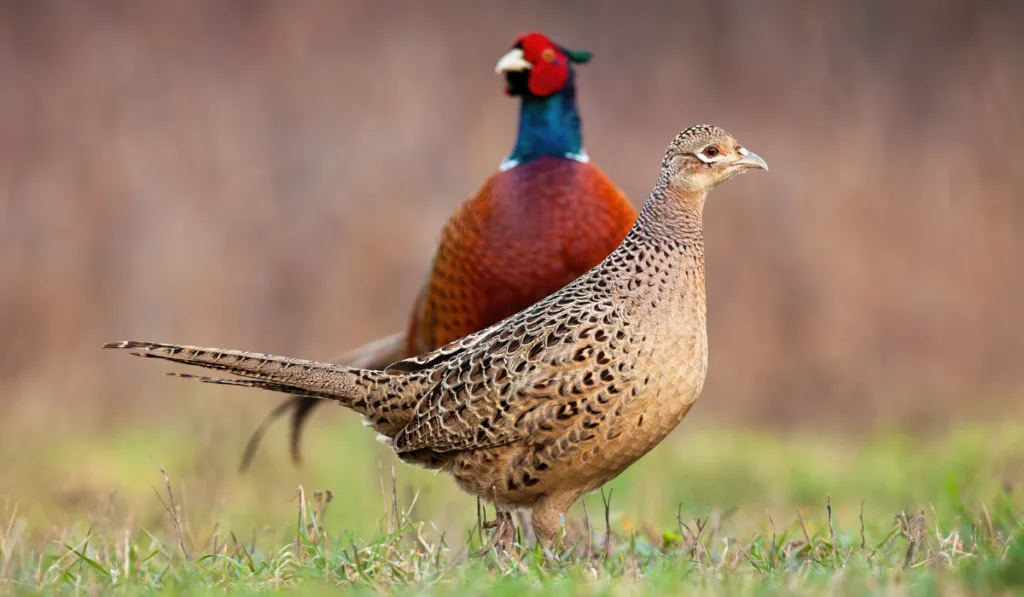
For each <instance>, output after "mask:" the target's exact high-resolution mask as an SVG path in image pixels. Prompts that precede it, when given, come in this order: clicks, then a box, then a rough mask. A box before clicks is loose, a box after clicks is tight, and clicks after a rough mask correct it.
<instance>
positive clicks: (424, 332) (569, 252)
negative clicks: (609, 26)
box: [242, 33, 636, 470]
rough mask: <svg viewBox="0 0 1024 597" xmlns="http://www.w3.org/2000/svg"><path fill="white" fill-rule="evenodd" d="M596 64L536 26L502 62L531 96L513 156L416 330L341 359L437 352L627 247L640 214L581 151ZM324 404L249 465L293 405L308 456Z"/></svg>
mask: <svg viewBox="0 0 1024 597" xmlns="http://www.w3.org/2000/svg"><path fill="white" fill-rule="evenodd" d="M589 60H590V54H589V53H587V52H580V51H572V50H568V49H566V48H564V47H562V46H560V45H558V44H555V43H554V42H552V41H551V40H550V39H548V38H547V37H545V36H544V35H541V34H539V33H530V34H526V35H522V36H520V37H519V38H518V39H517V40H516V42H515V44H514V46H513V48H512V50H511V51H509V52H508V53H507V54H505V55H504V56H503V57H502V58H501V60H499V61H498V65H497V68H496V70H497V72H498V73H499V74H503V75H504V76H505V79H506V83H507V87H506V91H507V93H508V94H509V95H511V96H517V97H520V98H522V99H521V102H522V104H521V107H520V111H519V133H518V136H517V138H516V142H515V146H514V147H513V149H512V153H510V154H509V155H508V157H507V158H505V160H504V161H503V162H502V163H501V166H500V168H499V170H498V172H496V173H495V174H494V175H492V176H491V177H490V178H489V179H488V180H487V181H486V182H485V183H484V185H483V187H482V188H481V189H480V190H479V191H478V192H477V194H476V195H474V196H473V197H471V198H469V199H468V200H466V201H465V202H464V203H462V205H460V206H459V207H458V209H457V210H456V211H455V213H454V215H452V217H451V219H449V220H448V223H447V224H446V225H445V227H444V230H443V231H442V233H441V243H440V246H439V247H438V249H437V253H436V255H435V257H434V262H433V267H432V269H431V271H430V275H429V278H428V280H427V282H426V285H425V286H424V287H423V289H422V290H421V292H420V294H419V298H418V299H417V301H416V303H415V306H414V308H413V312H412V318H411V319H412V321H411V323H410V325H409V328H408V330H407V331H406V332H404V333H398V334H394V335H392V336H388V337H386V338H383V339H380V340H377V341H374V342H371V343H370V344H367V345H365V346H363V347H360V348H357V349H355V350H353V351H351V352H349V353H346V354H345V355H343V356H341V357H339V358H338V359H336V361H337V362H340V363H344V364H347V365H351V366H356V367H364V368H370V369H383V368H384V367H385V366H386V365H388V364H390V363H392V362H394V361H397V360H399V359H403V358H407V357H411V356H413V355H417V354H421V353H424V352H427V351H430V350H434V349H436V348H439V347H441V346H443V345H445V344H447V343H449V342H452V341H453V340H456V339H458V338H462V337H463V336H467V335H469V334H472V333H473V332H476V331H478V330H480V329H483V328H484V327H486V326H489V325H491V324H492V323H495V322H498V321H501V320H502V319H504V318H506V317H508V316H509V315H512V314H513V313H516V312H518V311H520V310H521V309H523V308H525V307H527V306H529V305H532V304H533V303H535V302H537V301H539V300H540V299H542V298H544V297H546V296H548V295H549V294H551V293H553V292H555V291H556V290H558V289H559V288H561V287H563V286H565V285H566V284H568V283H569V282H571V281H572V280H574V279H576V278H577V277H578V276H580V275H581V274H583V273H584V272H586V271H587V270H589V269H590V268H591V267H593V266H594V265H596V264H597V263H598V262H600V261H601V260H602V259H604V258H605V257H607V256H608V254H609V253H610V252H611V251H612V249H614V248H615V246H616V245H618V244H619V241H621V240H622V238H623V237H624V236H625V235H626V232H627V231H628V230H629V228H630V226H632V225H633V222H634V221H635V220H636V209H634V207H633V205H632V204H631V203H630V202H629V200H628V199H627V198H626V196H625V195H623V193H622V192H621V191H619V189H617V188H616V187H615V185H613V184H612V183H611V181H610V180H609V179H608V178H607V177H606V176H605V175H604V174H602V173H601V171H600V170H599V169H598V168H597V167H596V166H594V165H593V164H591V163H590V161H589V159H588V157H587V154H586V152H585V151H584V150H583V140H582V135H581V132H580V116H579V110H578V108H577V105H576V85H575V80H574V79H575V74H574V72H573V68H572V64H573V63H585V62H587V61H589ZM318 404H320V401H319V400H317V399H314V398H308V397H303V396H294V397H292V398H291V399H289V400H288V401H286V402H285V403H283V404H282V405H281V406H279V407H278V408H277V409H276V410H274V411H273V412H272V413H271V414H270V416H268V417H267V419H266V420H265V421H264V423H263V424H262V425H261V426H260V427H259V428H258V429H257V430H256V431H255V432H254V433H253V436H252V439H250V441H249V445H248V447H247V448H246V451H245V456H244V457H243V459H242V468H243V470H244V469H245V468H247V467H248V466H249V464H250V463H251V460H252V456H253V454H254V453H255V450H256V448H257V447H258V445H259V442H260V440H261V438H262V436H263V434H264V432H265V431H266V429H267V426H268V425H269V424H270V423H271V422H272V421H273V420H274V419H276V418H277V417H278V416H280V415H281V414H284V413H285V412H287V411H288V410H292V411H293V419H292V439H291V451H292V458H293V460H295V461H296V462H298V461H299V460H300V455H299V440H300V436H301V433H302V427H303V425H304V423H305V421H306V420H307V417H308V416H309V414H310V413H311V412H312V410H313V409H314V408H316V406H317V405H318Z"/></svg>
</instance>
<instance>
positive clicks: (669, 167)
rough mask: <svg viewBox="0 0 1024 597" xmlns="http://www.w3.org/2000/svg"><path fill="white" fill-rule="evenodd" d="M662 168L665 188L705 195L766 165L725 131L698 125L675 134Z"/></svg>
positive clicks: (766, 165)
mask: <svg viewBox="0 0 1024 597" xmlns="http://www.w3.org/2000/svg"><path fill="white" fill-rule="evenodd" d="M661 168H662V176H663V177H667V180H666V181H665V182H666V183H667V184H668V185H670V186H672V187H676V188H681V189H685V190H687V191H690V192H696V193H698V194H700V195H704V194H706V193H707V192H708V191H710V190H711V189H713V188H715V187H716V186H718V185H719V184H721V183H722V182H725V181H726V180H729V179H730V178H732V177H733V176H736V175H737V174H742V173H743V172H746V171H747V170H749V169H751V168H760V169H762V170H767V169H768V164H767V163H765V161H764V160H763V159H761V157H760V156H759V155H757V154H756V153H753V152H751V151H750V150H748V149H747V148H745V147H743V146H742V145H740V142H739V141H737V140H736V139H735V138H733V136H732V135H730V134H729V133H727V132H725V131H724V130H722V129H720V128H718V127H717V126H710V125H706V124H700V125H697V126H691V127H690V128H688V129H686V130H684V131H683V132H681V133H679V134H678V135H676V138H675V139H673V140H672V143H670V144H669V146H668V149H667V150H666V151H665V159H664V161H662V163H661Z"/></svg>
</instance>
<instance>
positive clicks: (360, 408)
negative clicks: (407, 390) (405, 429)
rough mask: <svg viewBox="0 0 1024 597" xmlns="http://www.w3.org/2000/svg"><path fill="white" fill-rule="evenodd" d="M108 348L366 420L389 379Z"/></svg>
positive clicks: (173, 348)
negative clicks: (326, 402)
mask: <svg viewBox="0 0 1024 597" xmlns="http://www.w3.org/2000/svg"><path fill="white" fill-rule="evenodd" d="M103 348H119V349H128V350H132V351H133V352H132V353H131V354H133V355H135V356H139V357H145V358H153V359H162V360H165V361H171V362H173V363H181V364H183V365H193V366H196V367H204V368H207V369H214V370H217V371H223V372H225V373H230V374H233V375H238V376H240V377H244V378H247V379H230V378H220V377H205V376H197V375H190V374H187V373H173V374H171V375H175V376H177V377H183V378H186V379H195V380H198V381H201V382H204V383H213V384H222V385H234V386H244V387H252V388H259V389H263V390H270V391H274V392H284V393H289V394H299V395H303V396H313V397H317V398H324V399H330V400H336V401H338V402H340V403H341V404H342V405H343V406H346V407H348V408H351V409H353V410H355V411H356V412H358V413H359V414H362V415H367V416H373V415H374V414H376V413H373V412H371V411H372V409H371V408H370V406H369V404H370V402H371V400H370V397H371V395H372V394H374V393H375V389H377V388H378V387H379V386H380V384H381V383H386V382H387V378H389V377H390V376H389V375H388V374H386V373H384V372H381V371H373V370H369V369H355V368H351V367H345V366H342V365H333V364H329V363H318V362H316V361H307V360H304V359H294V358H290V357H279V356H273V355H267V354H260V353H255V352H243V351H240V350H224V349H220V348H204V347H200V346H187V345H180V344H161V343H156V342H136V341H127V342H111V343H109V344H105V345H104V346H103ZM378 402H379V401H378Z"/></svg>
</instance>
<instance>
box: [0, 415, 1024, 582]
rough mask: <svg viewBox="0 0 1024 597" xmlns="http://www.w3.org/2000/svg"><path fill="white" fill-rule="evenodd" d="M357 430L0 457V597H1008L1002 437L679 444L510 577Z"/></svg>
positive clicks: (1013, 458) (219, 432)
mask: <svg viewBox="0 0 1024 597" xmlns="http://www.w3.org/2000/svg"><path fill="white" fill-rule="evenodd" d="M358 427H359V425H358V423H354V422H353V421H352V420H351V419H350V418H346V419H345V420H344V421H342V422H340V423H334V424H332V423H329V422H326V421H324V422H322V423H321V424H320V425H318V426H317V428H316V429H315V430H314V432H313V434H312V435H311V437H310V440H312V441H311V442H309V443H307V454H308V461H307V463H306V465H305V466H304V467H303V468H301V469H295V468H293V467H291V465H290V464H289V463H288V462H287V460H286V458H285V456H284V455H283V453H281V452H282V450H281V448H282V446H283V441H282V435H283V430H281V431H280V432H279V433H278V432H275V433H277V434H276V435H272V437H270V438H268V445H267V446H265V449H264V451H263V452H262V454H261V457H260V460H259V461H258V462H257V464H256V470H255V471H253V473H252V474H248V475H239V474H237V473H236V472H235V470H234V467H235V465H236V463H237V460H236V459H237V455H238V451H239V448H240V447H241V445H242V444H243V440H244V432H245V431H247V430H248V429H249V427H248V425H247V424H241V423H239V422H238V421H237V420H234V421H231V420H224V421H220V422H218V421H216V420H212V422H211V420H210V419H195V420H193V421H191V422H186V423H183V424H169V425H168V426H167V427H164V428H156V429H146V430H136V431H125V432H122V433H115V434H106V435H100V434H78V435H74V434H67V433H61V434H55V435H57V436H58V437H53V438H46V440H45V441H41V440H40V441H33V442H31V443H26V442H28V441H29V440H26V439H25V438H24V437H22V438H19V439H14V438H13V436H12V437H11V438H8V439H6V440H0V457H2V458H3V462H4V463H5V465H4V467H3V468H2V470H0V495H2V497H0V591H10V590H13V591H16V592H20V593H37V592H54V591H61V592H73V593H87V594H98V593H99V594H109V593H130V592H137V591H156V590H159V591H164V592H170V593H188V594H195V593H199V594H205V593H224V592H240V593H264V592H276V591H300V592H302V593H312V594H317V593H323V594H336V593H338V592H339V590H344V591H348V592H352V593H359V592H363V593H367V594H369V593H370V592H381V591H384V592H391V593H395V594H412V593H416V594H419V593H424V592H425V593H428V594H436V595H446V594H452V593H453V592H454V593H457V594H488V595H515V596H519V595H522V594H525V593H530V594H550V595H590V594H636V595H676V594H680V593H692V592H696V593H704V594H714V595H718V594H721V595H762V594H763V595H774V594H779V593H787V594H820V593H830V594H887V595H888V594H899V595H902V594H920V595H948V594H957V595H960V594H993V593H996V594H1001V593H1002V594H1011V593H1021V592H1022V591H1024V515H1022V512H1024V508H1022V506H1024V498H1022V495H1021V493H1022V490H1024V484H1022V481H1024V475H1022V472H1024V426H1020V425H1004V426H1000V427H993V426H990V427H979V428H969V429H961V430H959V431H956V432H954V433H951V434H950V435H948V436H947V437H943V438H941V439H934V440H928V441H925V440H912V439H909V438H906V437H901V436H898V435H888V436H878V437H874V438H872V439H870V440H867V441H862V442H853V441H843V440H838V439H829V438H823V437H818V438H810V437H799V438H798V437H782V436H777V435H770V434H763V433H753V432H749V431H745V432H740V431H730V430H711V431H707V430H706V431H697V430H696V429H692V428H691V427H692V426H688V425H686V424H684V425H683V428H682V429H681V430H680V432H678V433H676V434H674V435H673V436H672V437H671V438H670V439H669V440H668V441H667V442H666V443H665V444H664V445H662V446H660V447H659V448H658V449H657V450H655V451H654V452H652V453H651V454H650V455H648V456H647V457H646V458H644V459H643V460H641V461H640V462H639V463H637V464H636V465H635V466H634V467H632V468H631V469H629V470H628V471H627V472H626V473H624V474H623V475H622V476H620V477H619V478H618V479H616V480H615V481H614V482H613V483H611V484H609V486H608V488H607V489H608V491H609V492H610V493H611V496H612V497H611V506H610V508H609V509H608V510H607V511H606V510H605V508H604V506H603V503H602V496H601V495H600V494H595V495H590V496H587V497H586V499H585V500H583V502H585V504H586V509H585V510H584V505H583V502H581V503H579V504H577V506H576V507H574V509H573V510H572V511H571V512H570V515H569V517H568V523H567V526H566V536H565V538H564V539H563V545H562V546H561V548H560V549H559V550H558V552H557V553H556V554H554V556H553V557H545V555H544V554H543V553H541V552H540V551H538V550H537V549H524V550H522V551H521V552H520V553H518V554H517V555H516V556H515V557H513V558H511V559H501V558H497V557H496V556H495V554H493V553H492V552H491V551H489V550H488V549H487V546H488V543H487V540H486V537H483V538H481V534H480V532H479V530H478V529H477V516H476V503H475V501H474V500H472V499H471V498H469V497H468V496H465V495H462V494H460V493H458V492H457V491H456V490H455V489H454V486H453V484H452V483H451V482H450V480H449V479H447V478H446V477H444V476H442V475H434V474H433V473H429V472H426V471H421V470H417V469H413V468H410V467H407V466H404V465H401V464H395V460H394V458H393V457H392V456H390V455H389V454H388V452H387V450H386V449H385V448H384V447H383V446H380V445H378V444H376V443H374V442H373V440H372V438H371V437H370V436H371V435H372V434H369V433H367V432H365V431H364V430H361V429H359V428H358ZM158 463H159V464H158ZM160 465H163V466H165V467H166V469H167V471H168V473H169V475H170V481H171V486H172V488H173V496H174V500H175V506H176V507H175V512H176V513H177V515H178V516H177V517H178V521H179V525H180V530H181V536H182V539H181V541H179V539H178V526H179V525H176V524H175V523H174V521H173V520H172V518H171V516H169V514H168V510H167V509H165V505H164V504H165V503H166V502H168V501H169V496H168V491H167V486H166V484H165V482H164V478H163V476H162V475H161V472H160ZM392 467H394V469H392ZM392 470H394V472H395V473H394V474H395V477H392ZM300 484H301V485H303V486H304V487H305V489H304V493H305V501H304V502H303V503H304V504H305V506H304V507H303V508H302V509H301V512H300V507H299V506H300V501H299V500H298V499H297V495H296V494H297V491H296V487H297V486H298V485H300ZM314 488H330V489H331V490H332V493H331V499H330V500H328V499H327V497H326V495H327V494H326V491H325V490H319V489H314ZM300 516H301V520H302V524H301V525H300V524H299V518H300ZM606 519H607V521H608V522H610V529H611V531H610V534H609V532H608V529H607V528H606V522H605V521H606ZM585 521H587V522H589V527H588V525H587V524H585ZM609 536H610V541H609V542H608V545H607V548H606V545H605V542H606V537H609ZM182 543H183V544H184V550H183V549H182V546H181V544H182ZM186 551H187V554H188V556H187V557H186V555H185V552H186Z"/></svg>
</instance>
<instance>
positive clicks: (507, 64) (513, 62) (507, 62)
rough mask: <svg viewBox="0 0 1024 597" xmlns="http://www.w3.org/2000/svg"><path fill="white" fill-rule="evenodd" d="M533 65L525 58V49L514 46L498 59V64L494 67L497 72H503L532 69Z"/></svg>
mask: <svg viewBox="0 0 1024 597" xmlns="http://www.w3.org/2000/svg"><path fill="white" fill-rule="evenodd" d="M531 68H533V65H532V64H530V61H528V60H527V59H526V58H523V50H522V49H520V48H513V49H512V51H510V52H509V53H508V54H505V55H504V56H502V57H501V60H499V61H498V65H497V66H495V67H494V72H495V73H497V74H499V75H500V74H503V73H507V72H512V71H515V72H521V71H524V70H530V69H531Z"/></svg>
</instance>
